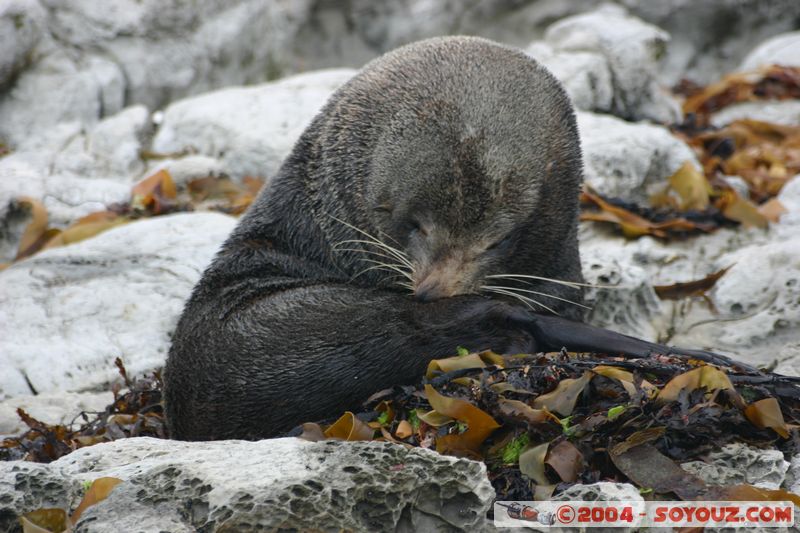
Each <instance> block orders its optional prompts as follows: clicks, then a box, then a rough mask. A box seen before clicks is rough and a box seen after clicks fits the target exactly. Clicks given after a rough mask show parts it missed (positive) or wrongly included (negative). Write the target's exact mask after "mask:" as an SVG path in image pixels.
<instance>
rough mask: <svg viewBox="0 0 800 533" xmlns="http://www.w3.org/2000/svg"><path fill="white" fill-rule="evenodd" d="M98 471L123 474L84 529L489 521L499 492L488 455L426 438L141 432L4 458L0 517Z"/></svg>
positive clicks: (56, 499) (440, 526)
mask: <svg viewBox="0 0 800 533" xmlns="http://www.w3.org/2000/svg"><path fill="white" fill-rule="evenodd" d="M102 476H110V477H116V478H119V479H121V480H123V481H122V483H120V484H119V485H118V486H117V487H116V488H114V490H113V491H112V492H111V494H110V495H109V497H108V498H107V499H105V500H103V501H102V502H100V503H99V504H97V505H95V506H92V507H91V508H90V509H88V510H87V511H86V513H85V514H84V515H83V516H82V517H81V519H80V521H79V523H78V524H77V527H76V530H78V531H86V532H105V531H141V530H144V531H151V530H164V529H165V528H166V529H168V530H169V531H197V530H209V531H211V530H217V529H218V528H224V529H227V530H231V531H251V530H258V531H265V530H269V531H271V530H274V529H294V530H307V529H316V528H319V527H320V525H322V524H324V525H325V528H326V529H327V528H329V529H335V530H337V531H338V530H349V531H376V530H390V531H408V532H411V531H422V530H425V531H432V530H446V531H482V530H484V529H486V528H487V527H488V525H487V523H486V518H485V515H486V512H487V510H488V508H489V506H490V505H491V503H492V501H493V499H494V490H493V489H492V486H491V484H490V483H489V480H488V479H487V477H486V467H485V466H484V465H483V463H479V462H475V461H470V460H468V459H458V458H455V457H449V456H444V455H439V454H438V453H436V452H434V451H431V450H425V449H420V448H414V449H406V448H404V447H402V446H399V445H395V444H390V443H379V442H342V441H323V442H316V443H313V442H308V441H304V440H300V439H294V438H285V439H271V440H262V441H258V442H248V441H218V442H176V441H167V440H158V439H152V438H133V439H123V440H119V441H115V442H111V443H106V444H98V445H95V446H91V447H88V448H81V449H79V450H77V451H75V452H73V453H71V454H70V455H67V456H65V457H62V458H61V459H59V460H58V461H55V462H53V463H51V464H49V465H32V464H30V463H23V462H7V463H0V501H8V503H7V504H6V505H5V506H6V507H7V508H8V509H9V510H10V512H9V513H7V514H6V513H0V520H5V521H10V520H12V519H13V516H14V514H15V513H17V514H19V513H23V512H26V511H30V510H33V509H35V508H37V507H36V506H37V505H40V504H41V503H42V502H49V503H51V504H54V505H56V506H62V507H64V506H66V507H74V505H75V504H76V503H77V501H76V500H77V496H78V494H77V492H78V491H76V490H75V487H76V485H78V486H79V485H80V483H82V482H85V481H91V480H93V479H96V478H98V477H102ZM20 485H24V489H25V494H21V493H20V490H19V489H20V488H21V487H20ZM187 511H188V512H187ZM165 524H166V525H165ZM4 526H5V527H7V526H8V524H7V523H2V522H0V529H4ZM151 527H153V528H155V529H149V528H151ZM429 528H432V529H429Z"/></svg>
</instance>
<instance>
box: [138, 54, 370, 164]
mask: <svg viewBox="0 0 800 533" xmlns="http://www.w3.org/2000/svg"><path fill="white" fill-rule="evenodd" d="M354 73H355V71H353V70H350V69H338V70H327V71H317V72H310V73H308V74H300V75H297V76H292V77H289V78H286V79H283V80H280V81H278V82H274V83H267V84H263V85H259V86H255V87H234V88H230V89H223V90H220V91H214V92H210V93H207V94H203V95H200V96H196V97H192V98H187V99H185V100H181V101H179V102H175V103H174V104H172V105H170V106H169V107H168V108H167V109H166V112H165V114H164V120H163V123H162V124H161V127H160V129H159V131H158V133H157V134H156V136H155V138H154V139H153V145H152V149H153V150H154V151H155V152H162V153H174V152H181V151H183V150H185V149H187V148H192V149H195V150H196V151H197V152H199V153H200V154H202V155H205V156H208V157H212V158H215V159H218V160H219V161H221V162H222V164H223V169H224V171H225V172H226V173H228V174H229V175H230V176H232V177H234V178H241V177H243V176H247V175H251V176H259V177H264V178H270V177H272V176H273V175H274V174H275V172H276V171H277V169H278V167H279V166H280V164H281V163H282V162H283V159H284V158H285V157H286V155H288V153H289V151H290V150H291V148H292V146H293V145H294V143H295V141H296V140H297V138H298V137H299V136H300V134H301V133H302V132H303V130H304V129H305V127H306V126H307V125H308V124H309V123H310V122H311V119H312V118H313V117H314V116H315V115H316V114H317V112H318V111H319V109H320V108H321V107H322V105H323V104H324V103H325V102H326V101H327V99H328V97H330V95H331V94H332V93H333V91H334V90H336V89H337V88H338V87H339V86H340V85H342V84H343V83H344V82H346V81H347V80H348V79H350V78H351V77H352V76H353V74H354Z"/></svg>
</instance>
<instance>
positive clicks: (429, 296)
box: [414, 254, 473, 302]
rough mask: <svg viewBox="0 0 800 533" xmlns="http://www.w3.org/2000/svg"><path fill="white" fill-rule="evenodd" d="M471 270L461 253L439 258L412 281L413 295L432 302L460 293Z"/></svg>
mask: <svg viewBox="0 0 800 533" xmlns="http://www.w3.org/2000/svg"><path fill="white" fill-rule="evenodd" d="M472 270H473V269H472V268H471V267H470V265H469V264H468V262H466V261H465V258H464V257H462V255H461V254H453V255H451V256H449V257H447V258H445V259H442V260H439V261H437V262H436V263H434V264H433V265H431V266H430V267H429V268H428V269H426V270H425V271H423V272H422V275H421V276H419V278H418V279H416V280H415V281H414V297H415V298H416V299H417V300H419V301H421V302H432V301H434V300H438V299H440V298H449V297H450V296H456V295H457V294H461V293H463V292H465V291H464V287H466V286H467V285H468V283H467V279H468V278H469V277H470V273H471V272H472Z"/></svg>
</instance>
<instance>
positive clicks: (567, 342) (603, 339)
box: [530, 314, 759, 373]
mask: <svg viewBox="0 0 800 533" xmlns="http://www.w3.org/2000/svg"><path fill="white" fill-rule="evenodd" d="M530 325H531V331H532V332H533V335H534V337H535V338H536V341H537V343H538V345H539V349H540V350H545V351H558V350H560V349H561V348H566V349H567V350H569V351H573V352H598V353H608V354H622V355H625V356H628V357H636V358H640V357H648V356H650V355H654V354H665V355H682V356H686V357H692V358H695V359H699V360H701V361H706V362H708V363H712V364H715V365H719V366H724V367H732V368H739V369H741V370H743V371H745V372H752V373H759V370H758V369H757V368H754V367H752V366H750V365H748V364H746V363H742V362H739V361H735V360H733V359H731V358H729V357H726V356H724V355H720V354H716V353H713V352H708V351H705V350H687V349H684V348H676V347H672V346H665V345H663V344H656V343H653V342H647V341H645V340H642V339H637V338H635V337H630V336H628V335H623V334H622V333H617V332H615V331H610V330H607V329H602V328H598V327H595V326H590V325H588V324H584V323H581V322H574V321H571V320H567V319H564V318H560V317H556V316H549V315H540V314H534V315H532V316H531V318H530Z"/></svg>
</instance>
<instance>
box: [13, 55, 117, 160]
mask: <svg viewBox="0 0 800 533" xmlns="http://www.w3.org/2000/svg"><path fill="white" fill-rule="evenodd" d="M124 93H125V79H124V74H123V72H122V70H120V68H119V66H118V65H117V64H116V63H114V62H112V61H110V60H108V59H105V58H102V57H99V56H92V55H86V56H83V57H78V58H77V59H76V58H74V57H73V56H72V55H71V54H69V53H67V52H66V51H63V50H57V51H54V52H52V53H50V54H48V55H47V56H45V57H43V58H42V59H41V60H40V61H38V62H37V63H36V64H35V65H34V66H32V67H31V68H30V69H28V70H26V71H24V72H23V73H22V74H20V76H19V78H18V79H17V80H16V82H15V83H14V84H13V86H11V87H10V88H9V89H7V90H6V91H4V92H0V139H3V140H4V141H5V142H7V143H9V144H10V145H11V146H12V147H14V148H15V149H17V150H22V149H30V148H34V147H36V143H38V142H40V141H39V139H38V137H40V136H42V135H46V132H47V130H48V129H49V128H51V127H52V126H53V125H55V124H59V123H63V122H70V121H76V122H78V123H80V124H82V125H86V126H91V125H94V124H96V123H97V121H98V120H99V119H100V118H101V117H102V116H105V115H111V114H114V113H116V112H117V111H119V110H121V109H122V107H123V104H124V98H125V94H124Z"/></svg>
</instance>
